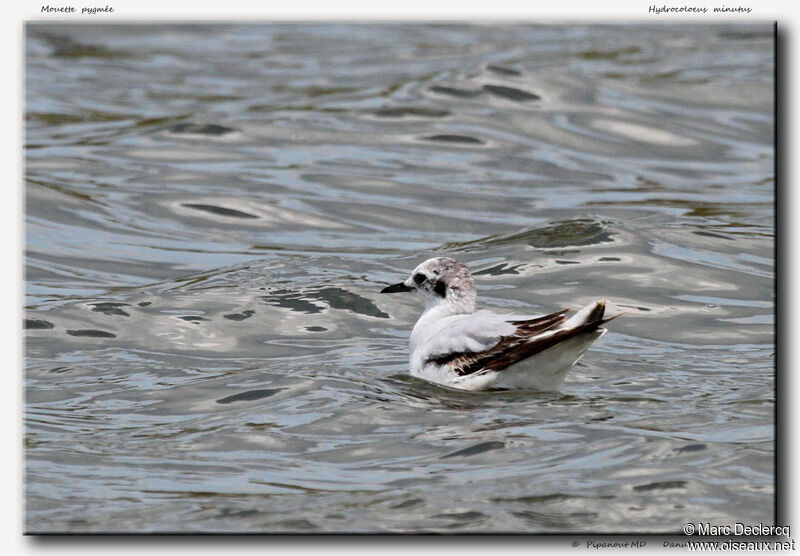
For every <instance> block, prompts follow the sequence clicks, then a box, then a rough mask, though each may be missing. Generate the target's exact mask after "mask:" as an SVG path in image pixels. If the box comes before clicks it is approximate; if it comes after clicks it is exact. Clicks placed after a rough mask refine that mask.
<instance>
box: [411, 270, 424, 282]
mask: <svg viewBox="0 0 800 556" xmlns="http://www.w3.org/2000/svg"><path fill="white" fill-rule="evenodd" d="M414 281H415V282H416V283H417V284H421V283H423V282H424V281H425V275H424V274H422V273H421V272H417V273H416V274H415V275H414Z"/></svg>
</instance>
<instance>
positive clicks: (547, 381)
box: [381, 257, 621, 392]
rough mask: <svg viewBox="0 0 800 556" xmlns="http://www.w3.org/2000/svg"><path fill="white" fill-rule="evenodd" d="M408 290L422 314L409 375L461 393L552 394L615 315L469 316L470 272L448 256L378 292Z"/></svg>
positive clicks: (598, 310) (592, 308)
mask: <svg viewBox="0 0 800 556" xmlns="http://www.w3.org/2000/svg"><path fill="white" fill-rule="evenodd" d="M413 291H416V292H419V293H420V294H421V295H422V298H423V300H424V301H425V311H424V312H423V313H422V316H421V317H420V318H419V320H418V321H417V324H416V325H414V329H413V330H412V332H411V345H410V350H411V374H412V375H414V376H417V377H420V378H423V379H425V380H429V381H431V382H437V383H439V384H444V385H446V386H450V387H452V388H460V389H462V390H488V389H524V390H539V391H545V392H546V391H553V390H557V389H558V387H559V385H560V384H561V381H562V380H563V379H564V376H565V375H566V374H567V371H568V370H569V368H570V367H571V366H572V365H573V364H574V363H575V362H576V361H578V359H580V358H581V356H583V354H584V352H585V351H586V349H587V348H588V347H589V345H590V344H591V343H592V342H594V341H595V340H596V339H597V338H599V337H600V336H602V335H603V334H604V333H605V332H606V330H605V329H604V328H600V325H602V324H605V323H606V322H608V321H610V320H611V319H614V318H616V317H618V316H619V314H617V315H614V316H613V317H611V318H607V319H604V318H603V314H604V312H605V307H606V304H605V300H601V301H595V302H594V303H591V304H589V305H587V306H586V307H584V308H583V309H581V310H580V311H578V312H577V313H575V314H574V315H573V316H572V317H570V318H569V319H568V318H567V317H566V315H565V313H567V312H568V311H569V309H564V310H562V311H557V312H555V313H551V314H549V315H545V316H542V317H536V318H531V317H528V316H515V315H499V314H497V313H492V312H491V311H485V310H482V311H475V299H476V297H477V292H476V290H475V284H474V283H473V281H472V275H471V274H470V273H469V269H468V268H467V267H466V265H463V264H461V263H459V262H457V261H455V260H453V259H450V258H447V257H435V258H433V259H428V260H427V261H425V262H424V263H422V264H421V265H419V266H418V267H417V268H415V269H414V272H412V273H411V276H410V277H409V278H408V279H406V280H405V281H404V282H400V283H399V284H394V285H392V286H388V287H386V288H384V289H383V290H381V293H397V292H413ZM620 314H621V313H620Z"/></svg>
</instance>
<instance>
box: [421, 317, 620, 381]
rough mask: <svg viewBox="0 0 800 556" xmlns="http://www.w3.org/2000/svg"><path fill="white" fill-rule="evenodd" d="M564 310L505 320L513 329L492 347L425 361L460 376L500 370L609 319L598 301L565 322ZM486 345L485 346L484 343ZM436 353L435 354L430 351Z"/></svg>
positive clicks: (454, 352)
mask: <svg viewBox="0 0 800 556" xmlns="http://www.w3.org/2000/svg"><path fill="white" fill-rule="evenodd" d="M567 311H568V309H563V310H561V311H557V312H555V313H551V314H549V315H545V316H543V317H538V318H534V319H528V320H513V321H508V323H509V324H510V325H512V326H513V327H514V328H513V329H512V331H511V333H509V334H507V335H503V336H502V337H500V338H499V341H497V342H496V343H493V345H492V346H491V347H488V348H484V349H480V350H474V349H465V350H460V351H459V350H452V351H449V352H446V353H439V354H435V355H432V356H431V357H429V358H428V359H427V362H432V363H436V364H437V365H450V368H451V369H452V370H453V371H454V372H455V373H456V374H458V375H459V376H466V375H470V374H475V373H478V372H486V371H500V370H503V369H505V368H506V367H509V366H511V365H513V364H514V363H516V362H518V361H520V360H522V359H525V358H526V357H530V356H532V355H534V354H536V353H539V352H541V351H544V350H546V349H547V348H549V347H552V346H554V345H556V344H559V343H561V342H563V341H566V340H568V339H570V338H573V337H575V336H577V335H579V334H584V333H587V332H592V331H593V330H596V329H597V328H598V327H599V326H600V325H602V324H604V323H606V322H608V321H609V320H611V319H612V318H615V317H611V318H609V319H603V314H604V312H605V303H604V302H602V301H598V302H596V303H594V304H592V305H590V306H588V307H586V308H584V309H582V310H581V311H579V312H578V313H577V314H575V315H574V316H573V317H572V318H570V319H569V320H567V317H566V316H565V313H566V312H567ZM484 345H485V344H484ZM433 353H435V352H433Z"/></svg>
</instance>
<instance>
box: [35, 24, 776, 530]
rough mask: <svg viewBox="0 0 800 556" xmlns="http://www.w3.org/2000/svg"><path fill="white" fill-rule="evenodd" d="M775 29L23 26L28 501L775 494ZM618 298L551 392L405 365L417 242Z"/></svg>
mask: <svg viewBox="0 0 800 556" xmlns="http://www.w3.org/2000/svg"><path fill="white" fill-rule="evenodd" d="M773 48H774V38H773V27H772V25H770V24H754V25H664V26H661V25H648V26H645V25H642V24H627V25H560V26H559V25H527V24H525V25H523V24H499V25H469V24H437V25H432V24H428V25H423V24H411V23H408V24H344V23H336V24H300V23H298V24H211V25H200V24H192V25H188V24H186V25H152V24H148V25H134V24H131V25H96V26H88V25H55V24H28V25H27V27H26V36H25V61H24V62H25V115H24V116H25V148H24V156H25V176H24V177H25V272H26V276H25V301H24V303H25V310H24V317H25V321H24V328H25V330H24V336H25V340H24V341H25V344H24V349H25V375H24V395H25V412H24V427H25V428H24V444H25V467H24V480H25V484H24V497H25V529H26V531H27V532H29V533H43V532H249V533H252V532H310V533H315V532H452V533H461V532H525V533H542V532H548V533H553V532H651V533H652V532H666V533H679V532H680V531H681V528H682V526H683V524H684V523H686V522H695V523H696V522H710V523H715V524H729V525H730V524H732V523H735V522H742V523H746V524H758V523H763V524H772V523H774V517H775V516H774V500H775V495H776V492H775V487H774V479H775V477H774V457H775V445H774V440H775V429H774V422H773V418H774V409H775V375H774V367H775V359H774V358H775V345H774V309H775V307H774V269H775V264H774V263H775V261H774V241H775V238H774V232H775V227H774V216H775V215H774V205H773V203H774V199H775V189H774V188H775V182H774V172H773V159H774V150H773V132H774V124H775V122H774V120H773V108H774V94H773V86H774V77H773V74H774V71H775V66H774V62H775V60H774V55H773ZM435 255H447V256H452V257H455V258H457V259H458V260H460V261H462V262H465V263H467V264H468V265H469V266H470V268H471V269H473V271H474V272H475V275H476V276H475V279H476V283H477V286H478V289H479V296H480V297H479V304H480V306H481V307H483V308H490V309H493V310H496V311H508V312H517V313H519V312H525V313H542V312H549V311H555V310H558V309H561V308H564V307H573V308H575V307H578V306H580V305H582V304H584V303H587V302H589V301H590V300H593V299H597V298H603V297H604V298H606V299H607V300H608V304H609V312H617V311H624V310H630V313H629V314H627V315H625V316H624V317H622V318H620V319H617V320H615V321H613V322H612V323H609V325H608V328H609V332H608V333H607V334H606V335H605V336H604V337H603V338H602V339H600V340H599V341H597V342H596V344H594V346H593V347H592V348H591V349H590V350H589V352H588V353H587V354H586V356H585V357H584V358H583V359H582V360H581V362H579V363H578V364H577V365H576V366H575V367H574V368H573V370H572V371H571V372H570V374H569V375H568V377H567V379H566V381H565V383H564V385H563V388H562V391H561V392H557V393H537V392H478V393H470V392H460V391H454V390H450V389H447V388H443V387H439V386H435V385H432V384H429V383H426V382H423V381H420V380H417V379H414V378H411V377H410V376H409V375H408V373H407V369H408V367H407V341H408V335H409V332H410V330H411V327H412V326H413V324H414V322H415V319H416V318H417V316H418V315H419V313H420V311H421V306H420V303H419V301H418V300H417V299H415V298H414V297H413V296H411V295H409V296H397V295H396V296H385V295H384V296H381V295H380V294H379V293H378V292H379V291H380V289H381V288H382V287H384V286H385V285H386V284H390V283H394V282H397V281H399V280H402V279H404V278H405V277H406V276H407V275H408V273H409V272H410V270H411V269H412V268H413V267H414V266H415V265H416V264H418V263H419V262H421V261H423V260H424V259H426V258H428V257H430V256H435Z"/></svg>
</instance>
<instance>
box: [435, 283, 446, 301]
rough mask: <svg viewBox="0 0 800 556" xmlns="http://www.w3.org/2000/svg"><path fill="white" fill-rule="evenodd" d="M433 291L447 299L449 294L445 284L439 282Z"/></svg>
mask: <svg viewBox="0 0 800 556" xmlns="http://www.w3.org/2000/svg"><path fill="white" fill-rule="evenodd" d="M433 291H434V293H436V295H438V296H441V297H445V296H446V293H447V286H445V285H444V282H442V281H441V280H438V281H437V282H436V284H435V285H434V286H433Z"/></svg>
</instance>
